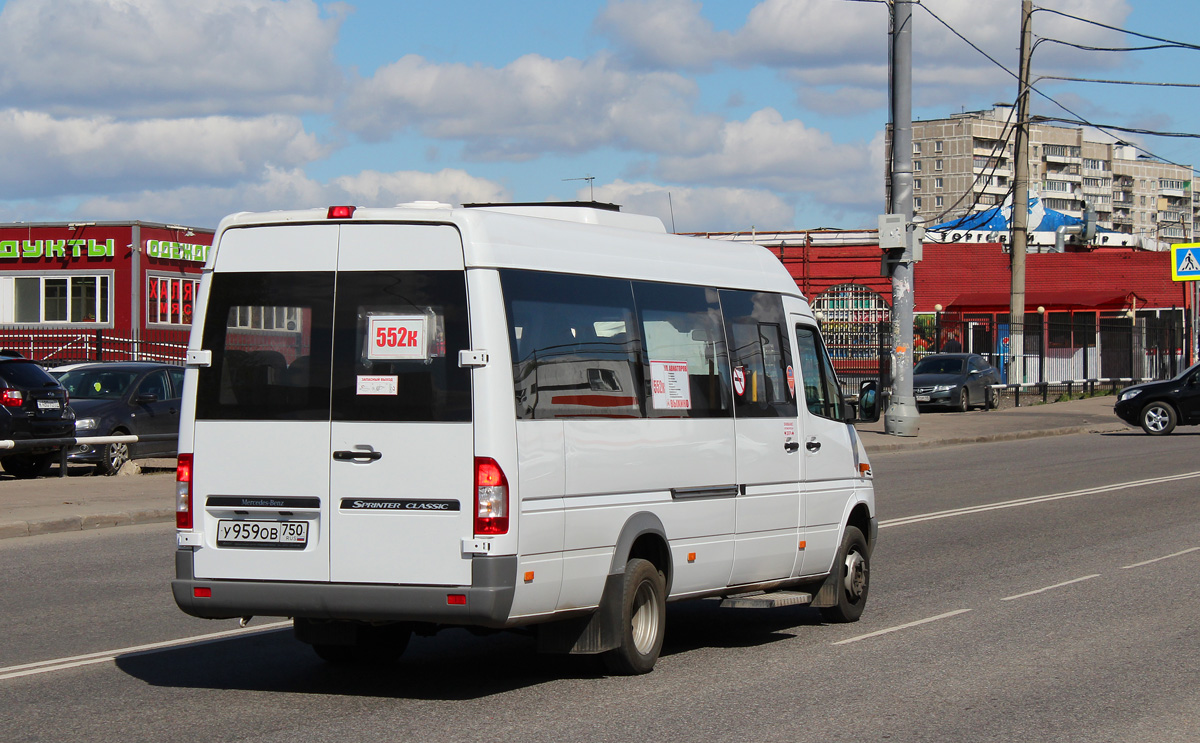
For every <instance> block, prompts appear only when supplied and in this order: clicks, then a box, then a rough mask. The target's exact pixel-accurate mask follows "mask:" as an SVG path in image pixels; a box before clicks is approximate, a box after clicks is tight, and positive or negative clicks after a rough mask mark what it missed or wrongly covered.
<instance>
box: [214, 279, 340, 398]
mask: <svg viewBox="0 0 1200 743" xmlns="http://www.w3.org/2000/svg"><path fill="white" fill-rule="evenodd" d="M332 326H333V273H332V272H318V271H303V272H287V271H279V272H271V273H259V272H247V273H217V274H214V275H213V279H212V286H211V288H210V291H209V299H208V309H207V313H206V316H205V319H204V337H203V340H202V343H203V347H204V348H205V349H207V350H209V351H211V352H212V365H211V366H208V367H201V368H200V374H199V383H198V385H199V386H198V392H197V396H196V417H197V418H199V419H208V420H328V418H329V385H328V380H329V360H330V341H331V339H332V335H333V332H332Z"/></svg>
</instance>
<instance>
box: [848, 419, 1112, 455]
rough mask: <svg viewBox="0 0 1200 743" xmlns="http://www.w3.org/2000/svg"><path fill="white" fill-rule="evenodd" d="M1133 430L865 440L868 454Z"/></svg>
mask: <svg viewBox="0 0 1200 743" xmlns="http://www.w3.org/2000/svg"><path fill="white" fill-rule="evenodd" d="M1128 430H1131V429H1130V428H1129V427H1128V426H1125V425H1124V424H1120V425H1114V424H1111V423H1095V424H1089V425H1083V426H1067V427H1065V428H1047V429H1045V430H1041V431H1008V432H1006V433H988V434H981V435H979V436H959V437H954V438H941V439H925V440H917V439H915V438H914V439H912V440H907V441H897V442H894V443H887V444H868V443H866V442H863V448H865V449H866V450H867V454H888V453H891V452H898V451H910V450H913V449H930V448H933V447H941V446H959V445H962V444H983V443H987V442H991V441H1019V440H1021V439H1040V438H1045V437H1047V436H1069V435H1072V434H1079V433H1116V432H1118V431H1128Z"/></svg>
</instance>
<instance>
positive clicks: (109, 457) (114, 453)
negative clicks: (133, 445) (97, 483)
mask: <svg viewBox="0 0 1200 743" xmlns="http://www.w3.org/2000/svg"><path fill="white" fill-rule="evenodd" d="M126 433H127V432H126V431H121V430H117V431H113V432H112V433H111V434H109V435H110V436H125V435H126ZM102 457H103V458H102V459H101V460H100V463H99V464H97V465H96V474H98V475H115V474H117V473H118V472H120V470H121V467H122V465H124V464H125V463H126V462H128V461H129V444H105V445H104V451H103V452H102Z"/></svg>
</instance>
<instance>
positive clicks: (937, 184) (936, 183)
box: [933, 178, 942, 188]
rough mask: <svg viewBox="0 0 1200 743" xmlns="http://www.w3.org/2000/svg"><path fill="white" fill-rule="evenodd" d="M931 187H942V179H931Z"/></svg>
mask: <svg viewBox="0 0 1200 743" xmlns="http://www.w3.org/2000/svg"><path fill="white" fill-rule="evenodd" d="M933 187H934V188H941V187H942V179H941V178H934V179H933Z"/></svg>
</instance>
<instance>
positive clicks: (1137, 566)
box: [1121, 547, 1200, 570]
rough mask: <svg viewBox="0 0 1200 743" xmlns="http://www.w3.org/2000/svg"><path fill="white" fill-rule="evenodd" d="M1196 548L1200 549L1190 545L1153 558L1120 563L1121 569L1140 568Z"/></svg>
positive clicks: (1193, 550) (1184, 553)
mask: <svg viewBox="0 0 1200 743" xmlns="http://www.w3.org/2000/svg"><path fill="white" fill-rule="evenodd" d="M1196 550H1200V547H1191V548H1190V549H1185V550H1181V551H1179V552H1173V553H1171V554H1169V555H1163V556H1162V557H1156V558H1154V559H1153V560H1146V561H1145V562H1135V563H1134V564H1132V565H1122V566H1121V569H1122V570H1129V569H1130V568H1140V567H1142V566H1144V565H1150V564H1152V563H1156V562H1161V561H1163V560H1170V559H1171V558H1172V557H1179V556H1180V555H1186V554H1187V553H1189V552H1195V551H1196Z"/></svg>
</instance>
